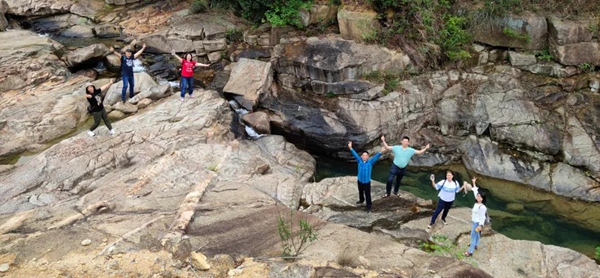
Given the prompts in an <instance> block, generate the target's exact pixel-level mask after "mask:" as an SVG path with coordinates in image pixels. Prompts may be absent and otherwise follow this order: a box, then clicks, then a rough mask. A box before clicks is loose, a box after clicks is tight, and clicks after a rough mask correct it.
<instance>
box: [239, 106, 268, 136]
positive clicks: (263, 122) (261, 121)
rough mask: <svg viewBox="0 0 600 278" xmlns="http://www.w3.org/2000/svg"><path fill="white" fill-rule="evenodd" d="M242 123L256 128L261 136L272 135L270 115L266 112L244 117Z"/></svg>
mask: <svg viewBox="0 0 600 278" xmlns="http://www.w3.org/2000/svg"><path fill="white" fill-rule="evenodd" d="M242 121H244V122H245V123H246V124H248V125H250V126H251V127H252V128H254V130H256V132H258V133H259V134H271V126H270V123H269V115H268V114H267V113H265V112H262V111H257V112H252V113H248V114H246V115H244V116H242Z"/></svg>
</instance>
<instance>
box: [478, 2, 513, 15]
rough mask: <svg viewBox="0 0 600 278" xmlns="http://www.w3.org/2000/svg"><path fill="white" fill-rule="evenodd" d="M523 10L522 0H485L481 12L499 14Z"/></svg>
mask: <svg viewBox="0 0 600 278" xmlns="http://www.w3.org/2000/svg"><path fill="white" fill-rule="evenodd" d="M522 11H523V1H522V0H485V1H484V3H483V12H484V13H485V14H488V15H495V16H501V15H505V14H507V13H511V12H512V13H517V14H518V13H520V12H522Z"/></svg>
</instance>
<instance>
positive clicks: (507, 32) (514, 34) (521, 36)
mask: <svg viewBox="0 0 600 278" xmlns="http://www.w3.org/2000/svg"><path fill="white" fill-rule="evenodd" d="M502 34H504V35H506V36H507V37H509V38H511V39H515V40H520V41H525V42H528V43H529V42H531V37H530V36H529V35H528V34H521V33H519V32H517V31H515V30H513V29H511V28H508V27H505V28H504V29H502Z"/></svg>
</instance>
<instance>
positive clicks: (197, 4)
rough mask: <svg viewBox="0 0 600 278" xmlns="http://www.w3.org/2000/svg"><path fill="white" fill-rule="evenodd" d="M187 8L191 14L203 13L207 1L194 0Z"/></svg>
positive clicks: (206, 7)
mask: <svg viewBox="0 0 600 278" xmlns="http://www.w3.org/2000/svg"><path fill="white" fill-rule="evenodd" d="M189 10H190V13H191V14H197V13H204V12H206V11H208V3H206V1H205V0H194V1H193V2H192V4H191V5H190V9H189Z"/></svg>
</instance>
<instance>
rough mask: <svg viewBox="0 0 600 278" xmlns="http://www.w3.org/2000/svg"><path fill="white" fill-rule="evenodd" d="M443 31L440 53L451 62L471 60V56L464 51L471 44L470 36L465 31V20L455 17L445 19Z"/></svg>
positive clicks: (448, 16)
mask: <svg viewBox="0 0 600 278" xmlns="http://www.w3.org/2000/svg"><path fill="white" fill-rule="evenodd" d="M445 21H446V22H445V24H444V29H443V30H442V31H441V45H442V51H444V54H445V55H446V57H448V58H449V59H450V60H452V61H459V60H465V59H469V58H471V54H470V53H469V52H468V51H466V50H464V48H465V46H467V45H468V44H470V43H471V35H470V34H469V32H467V30H466V26H467V19H466V18H464V17H460V16H455V15H447V16H446V17H445Z"/></svg>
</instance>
